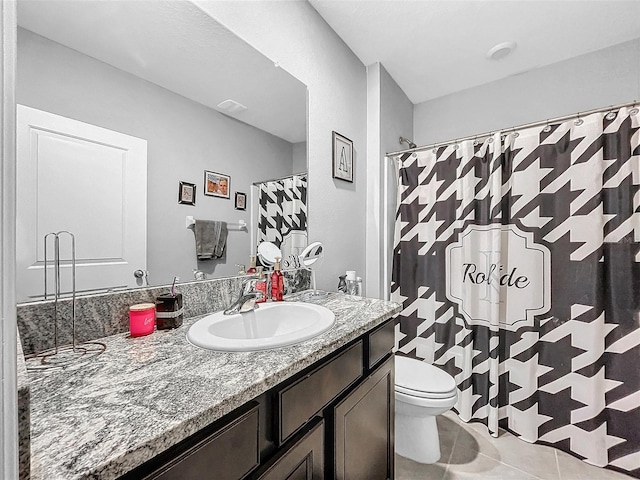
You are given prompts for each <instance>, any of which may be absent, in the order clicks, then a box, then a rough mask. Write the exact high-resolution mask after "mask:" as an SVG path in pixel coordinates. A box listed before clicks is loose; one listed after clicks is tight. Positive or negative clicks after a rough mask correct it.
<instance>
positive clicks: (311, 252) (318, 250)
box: [299, 242, 328, 298]
mask: <svg viewBox="0 0 640 480" xmlns="http://www.w3.org/2000/svg"><path fill="white" fill-rule="evenodd" d="M323 258H324V249H323V248H322V243H321V242H313V243H311V244H310V245H309V246H307V247H306V248H305V249H304V250H303V251H302V253H301V254H300V257H299V259H300V260H299V261H300V265H301V266H302V267H303V268H305V269H306V270H309V271H310V272H311V289H310V290H309V291H308V292H307V293H306V294H305V296H306V297H307V298H325V297H326V296H327V295H328V294H327V292H324V291H322V290H318V289H316V271H315V270H313V269H312V268H311V267H313V266H314V265H315V266H316V267H317V266H318V262H320V261H321V260H322V259H323Z"/></svg>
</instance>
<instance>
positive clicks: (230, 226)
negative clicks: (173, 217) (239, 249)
mask: <svg viewBox="0 0 640 480" xmlns="http://www.w3.org/2000/svg"><path fill="white" fill-rule="evenodd" d="M195 224H196V219H195V218H194V217H192V216H191V215H187V219H186V227H187V228H191V227H193V226H194V225H195ZM246 229H247V222H245V221H244V220H238V223H227V230H246Z"/></svg>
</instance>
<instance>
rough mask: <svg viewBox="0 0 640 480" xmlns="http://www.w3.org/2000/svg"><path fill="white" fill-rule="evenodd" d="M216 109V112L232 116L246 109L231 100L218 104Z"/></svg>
mask: <svg viewBox="0 0 640 480" xmlns="http://www.w3.org/2000/svg"><path fill="white" fill-rule="evenodd" d="M216 107H217V108H218V110H222V111H223V112H226V113H233V114H236V113H240V112H243V111H245V110H246V109H247V107H246V106H244V105H243V104H241V103H239V102H236V101H235V100H231V99H228V100H225V101H224V102H220V103H219V104H218V105H217V106H216Z"/></svg>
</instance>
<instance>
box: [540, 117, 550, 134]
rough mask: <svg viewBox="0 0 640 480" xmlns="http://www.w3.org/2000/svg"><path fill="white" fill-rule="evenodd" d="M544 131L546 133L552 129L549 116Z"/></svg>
mask: <svg viewBox="0 0 640 480" xmlns="http://www.w3.org/2000/svg"><path fill="white" fill-rule="evenodd" d="M542 131H543V132H544V133H549V132H550V131H551V125H549V119H548V118H547V124H546V125H545V127H544V128H543V129H542Z"/></svg>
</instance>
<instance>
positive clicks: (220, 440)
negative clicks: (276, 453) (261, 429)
mask: <svg viewBox="0 0 640 480" xmlns="http://www.w3.org/2000/svg"><path fill="white" fill-rule="evenodd" d="M259 457H260V456H259V452H258V406H257V405H256V406H255V407H253V408H252V409H251V410H249V411H248V412H246V413H245V414H243V415H242V416H240V417H238V418H237V419H236V420H234V421H232V422H231V423H229V424H227V425H225V426H224V427H222V428H221V429H220V430H218V431H217V432H215V433H213V434H212V435H211V436H209V437H207V438H206V439H204V440H203V441H201V442H200V443H198V444H196V445H194V446H193V447H192V448H190V449H189V450H187V451H186V452H184V453H183V454H182V455H180V456H179V457H177V458H176V459H175V460H174V461H172V462H171V463H169V464H167V465H165V466H164V467H162V468H161V469H159V470H157V471H156V472H154V473H153V474H151V475H150V476H148V477H146V479H148V480H192V479H193V480H205V479H216V480H240V479H241V478H243V477H244V476H246V475H247V474H248V473H249V472H250V471H251V470H253V469H254V468H255V467H256V466H257V465H258V464H259V463H260V458H259Z"/></svg>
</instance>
